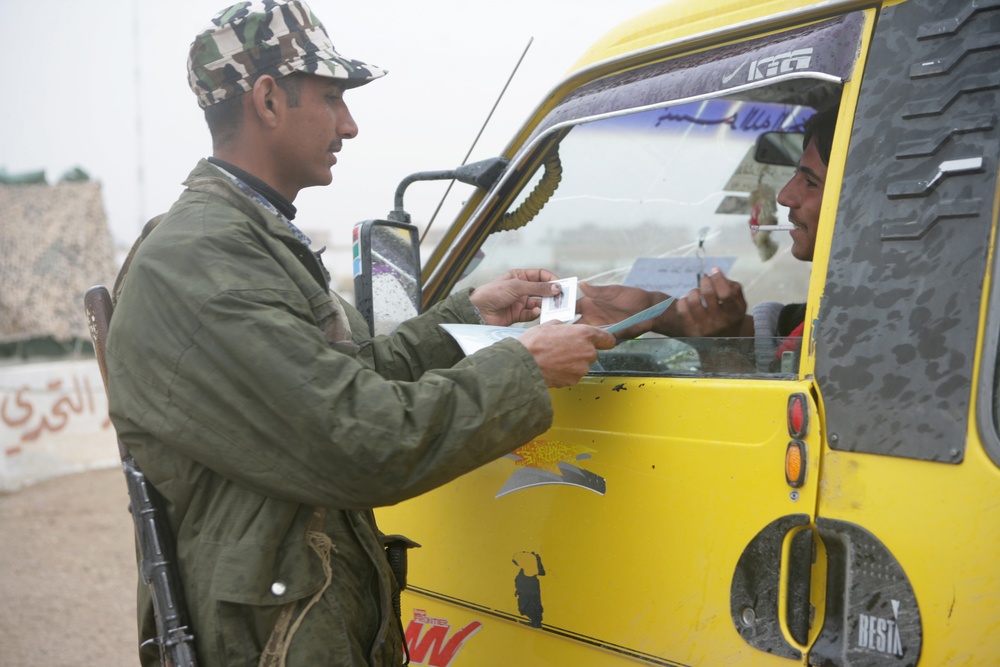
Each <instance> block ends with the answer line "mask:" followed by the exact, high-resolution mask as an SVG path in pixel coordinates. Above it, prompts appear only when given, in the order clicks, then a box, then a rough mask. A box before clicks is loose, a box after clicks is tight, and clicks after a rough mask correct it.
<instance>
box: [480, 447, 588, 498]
mask: <svg viewBox="0 0 1000 667" xmlns="http://www.w3.org/2000/svg"><path fill="white" fill-rule="evenodd" d="M593 452H594V450H593V449H590V448H589V447H584V446H582V445H574V444H573V443H569V442H562V441H560V440H532V441H531V442H529V443H528V444H526V445H524V446H522V447H519V448H518V449H515V450H514V451H513V453H511V454H508V455H507V458H509V459H514V463H515V465H516V466H517V469H516V470H515V471H514V472H513V473H512V474H511V476H510V477H509V478H508V479H507V481H506V482H505V483H504V485H503V487H501V488H500V490H499V491H497V495H496V497H497V498H499V497H500V496H505V495H507V494H508V493H513V492H514V491H520V490H521V489H527V488H529V487H532V486H544V485H546V484H564V485H566V486H576V487H580V488H582V489H587V490H589V491H593V492H594V493H598V494H600V495H602V496H603V495H604V493H605V491H606V490H607V483H606V482H605V481H604V478H603V477H601V476H600V475H596V474H594V473H592V472H590V471H589V470H584V469H583V468H581V467H579V466H578V465H577V463H579V462H580V461H585V460H586V459H589V458H591V455H592V454H593Z"/></svg>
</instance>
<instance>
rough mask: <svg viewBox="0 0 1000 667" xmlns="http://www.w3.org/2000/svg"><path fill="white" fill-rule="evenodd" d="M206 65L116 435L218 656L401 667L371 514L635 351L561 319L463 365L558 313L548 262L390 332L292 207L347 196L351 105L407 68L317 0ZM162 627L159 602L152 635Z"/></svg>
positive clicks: (115, 374) (294, 3)
mask: <svg viewBox="0 0 1000 667" xmlns="http://www.w3.org/2000/svg"><path fill="white" fill-rule="evenodd" d="M188 67H189V78H190V84H191V88H192V89H193V90H194V92H195V93H196V94H197V96H198V100H199V103H200V106H201V107H202V108H204V109H205V116H206V121H207V123H208V126H209V130H210V132H211V135H212V141H213V155H212V157H210V158H208V159H207V160H202V161H200V162H199V163H198V165H197V166H196V167H195V169H194V171H193V172H192V173H191V175H190V176H189V178H188V180H187V181H186V182H185V186H186V190H185V191H184V192H183V193H182V194H181V196H180V198H179V199H178V201H177V202H176V203H175V204H174V205H173V207H172V208H171V209H170V210H169V212H167V213H166V214H165V215H163V216H162V217H161V218H160V219H159V221H158V223H157V224H156V225H155V227H152V228H151V231H150V232H149V233H148V235H144V238H143V239H142V240H141V244H139V245H138V246H137V248H136V250H135V252H134V255H133V256H132V258H131V260H130V262H129V264H128V266H127V267H125V269H123V271H127V273H126V274H124V276H123V278H124V279H123V280H122V279H120V280H119V283H120V290H117V291H119V292H120V293H119V295H118V302H117V307H116V310H115V315H114V318H113V320H112V323H111V329H110V332H109V335H108V345H107V357H106V362H107V368H108V373H109V397H110V408H111V415H112V419H113V422H114V426H115V428H116V430H117V431H118V435H119V437H120V438H121V440H122V441H123V442H124V443H125V444H126V445H127V446H128V447H129V449H130V450H131V452H132V454H133V455H134V457H135V459H136V461H137V462H138V464H139V465H140V467H141V468H142V469H143V471H144V472H145V474H146V476H147V477H148V479H149V481H150V482H151V483H152V484H153V485H154V486H155V487H156V488H157V489H158V490H159V491H160V493H161V494H162V495H163V496H164V498H165V500H166V504H167V508H168V514H169V519H170V526H171V529H172V532H173V535H174V538H175V541H176V545H177V562H178V565H179V569H180V574H181V579H182V582H183V586H184V593H185V596H186V598H187V602H188V605H189V611H190V615H191V620H192V624H193V628H194V633H195V636H196V648H197V653H198V656H199V660H200V662H201V664H202V665H209V666H214V665H256V664H261V665H278V664H287V665H300V666H306V665H309V666H312V665H321V664H322V665H343V666H347V665H400V664H402V662H403V659H404V657H403V656H404V652H405V647H404V645H403V638H402V632H401V628H400V623H399V619H398V618H396V617H395V614H394V613H393V609H392V595H393V592H394V589H395V587H396V583H395V580H394V578H393V576H392V572H391V570H390V569H389V566H388V565H387V563H386V559H385V556H384V553H383V545H382V542H381V534H380V532H379V531H378V529H377V527H376V525H375V520H374V515H373V512H372V508H374V507H378V506H380V505H388V504H392V503H396V502H399V501H402V500H405V499H407V498H410V497H412V496H415V495H417V494H420V493H423V492H425V491H428V490H430V489H432V488H434V487H436V486H438V485H441V484H444V483H446V482H448V481H450V480H452V479H454V478H456V477H458V476H460V475H462V474H464V473H466V472H468V471H470V470H472V469H473V468H475V467H477V466H480V465H482V464H485V463H487V462H489V461H491V460H493V459H495V458H498V457H500V456H503V455H504V454H507V453H509V452H510V451H512V450H513V449H515V448H517V447H518V446H520V445H522V444H524V443H526V442H528V441H529V440H531V439H532V438H533V437H535V436H537V435H539V434H540V433H542V432H543V431H545V430H546V429H547V428H548V427H549V425H550V423H551V418H552V406H551V402H550V398H549V393H548V388H549V387H557V386H566V385H570V384H573V383H575V382H577V381H578V380H579V379H580V377H581V376H583V375H584V374H585V373H586V372H587V370H588V368H589V366H590V364H591V363H592V362H593V361H594V360H595V359H596V356H597V349H598V348H609V347H611V346H612V345H614V342H615V341H614V337H613V336H612V335H611V334H608V333H606V332H604V331H601V330H599V329H596V328H593V327H590V326H586V325H567V324H557V325H545V326H538V327H533V328H531V329H529V330H528V331H526V332H525V333H524V335H523V336H522V337H521V338H520V339H518V340H513V339H511V340H505V341H501V342H499V343H497V344H495V345H493V346H491V347H489V348H487V349H484V350H482V351H480V352H477V353H476V354H473V355H470V356H468V357H465V358H463V355H462V354H461V352H460V350H459V348H458V347H457V345H455V343H454V341H452V340H451V339H450V338H449V336H448V334H447V333H446V332H444V331H443V330H442V329H441V328H440V327H439V326H438V324H439V323H442V322H467V323H487V324H497V325H509V324H511V323H514V322H518V321H528V320H531V319H533V318H535V317H537V315H538V313H539V310H540V309H539V307H538V306H539V299H538V297H539V296H541V295H546V296H548V295H552V294H553V293H555V292H554V290H553V288H552V286H551V285H549V284H548V282H549V281H550V280H553V279H554V278H555V276H554V275H552V274H551V273H549V272H548V271H545V270H541V269H532V270H517V271H510V272H508V273H507V274H505V275H504V276H502V277H501V278H499V279H497V280H495V281H493V282H491V283H488V284H486V285H483V286H481V287H478V288H476V289H475V290H474V291H471V292H463V293H460V294H456V295H453V296H451V297H449V298H447V299H445V300H444V301H443V302H441V303H440V304H438V305H436V306H434V307H433V308H431V309H430V310H429V312H427V313H425V314H423V315H420V316H418V317H416V318H414V319H413V320H411V321H409V322H406V323H404V324H403V325H401V326H400V327H399V329H398V330H397V332H396V333H394V334H393V335H392V336H391V337H378V338H375V339H372V338H371V337H369V336H368V335H367V326H366V324H365V321H364V319H363V318H362V317H361V316H360V314H359V313H358V312H357V311H356V310H354V309H353V308H352V307H351V306H350V305H349V304H348V303H346V302H345V301H343V300H342V299H340V298H339V297H338V296H337V295H335V294H332V293H331V292H330V291H329V287H328V282H329V275H328V273H327V271H326V269H325V268H324V267H323V264H322V262H321V261H320V258H319V255H318V253H316V252H314V251H313V250H312V249H311V248H310V246H309V243H310V242H309V239H308V238H307V237H306V236H305V235H304V234H303V233H302V232H301V231H300V230H299V229H298V228H296V226H295V225H294V223H293V219H294V217H295V207H294V205H293V203H292V202H293V201H294V200H295V197H296V195H297V194H298V192H299V191H300V190H301V189H303V188H306V187H310V186H315V185H325V184H328V183H329V182H330V181H331V179H332V175H331V168H332V167H333V166H334V165H335V164H336V162H337V156H336V154H337V152H338V151H340V150H341V148H342V147H343V145H344V142H345V140H347V139H350V138H352V137H354V136H355V135H356V134H357V131H358V128H357V125H356V124H355V122H354V119H353V117H352V116H351V113H350V111H349V110H348V107H347V104H346V102H345V93H346V91H348V90H349V89H352V88H354V87H357V86H360V85H363V84H366V83H368V82H370V81H371V80H373V79H376V78H378V77H380V76H382V75H383V74H384V73H385V72H384V71H383V70H381V69H379V68H376V67H372V66H370V65H366V64H364V63H362V62H359V61H357V60H351V59H348V58H345V57H343V56H341V55H340V54H338V53H337V52H336V51H335V50H334V47H333V44H332V43H331V41H330V39H329V36H328V35H327V32H326V30H325V28H324V27H323V25H322V24H321V23H320V22H319V20H318V19H317V18H316V16H315V15H313V14H312V12H311V11H310V9H309V8H308V7H307V6H306V5H305V4H304V3H302V2H300V1H299V0H264V1H263V2H260V1H259V0H256V1H254V2H240V3H238V4H236V5H233V6H232V7H229V8H227V9H225V10H223V11H222V12H221V13H219V14H218V15H217V16H216V17H215V19H213V21H212V23H211V25H210V26H209V27H208V28H207V29H206V30H205V31H204V32H202V33H200V34H199V35H197V37H196V38H195V40H194V43H193V44H192V46H191V53H190V58H189V63H188ZM152 614H153V612H152V608H151V606H150V601H149V597H148V594H147V592H146V591H145V589H144V588H143V589H141V590H140V600H139V625H140V628H139V632H140V641H143V642H145V641H146V640H149V639H150V638H152V637H154V636H155V628H154V623H153V621H154V619H153V617H152ZM141 659H142V662H143V664H146V665H150V664H155V663H156V662H157V659H158V656H157V655H156V649H155V647H151V646H149V645H147V646H146V647H145V648H143V649H142V650H141Z"/></svg>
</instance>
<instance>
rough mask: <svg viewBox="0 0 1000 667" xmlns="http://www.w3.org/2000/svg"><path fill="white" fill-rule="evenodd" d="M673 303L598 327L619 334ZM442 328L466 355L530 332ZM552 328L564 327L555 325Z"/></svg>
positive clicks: (465, 326) (481, 326) (483, 327)
mask: <svg viewBox="0 0 1000 667" xmlns="http://www.w3.org/2000/svg"><path fill="white" fill-rule="evenodd" d="M673 302H674V299H673V297H670V298H669V299H666V300H664V301H661V302H659V303H658V304H656V305H655V306H651V307H649V308H647V309H646V310H641V311H639V312H638V313H636V314H635V315H632V316H631V317H626V318H625V319H624V320H622V321H621V322H615V323H614V324H607V325H604V326H601V327H598V329H604V330H605V331H607V332H608V333H618V332H619V331H623V330H625V329H628V328H629V327H632V326H635V325H636V324H639V323H640V322H645V321H646V320H650V319H653V318H654V317H657V316H658V315H660V314H661V313H662V312H663V311H665V310H666V309H667V308H669V307H670V304H672V303H673ZM440 326H441V328H443V329H444V330H445V331H447V332H448V333H449V334H451V335H452V337H453V338H454V339H455V341H456V342H457V343H458V345H459V346H460V347H461V348H462V351H463V352H465V354H466V355H469V354H473V353H474V352H478V351H479V350H481V349H483V348H484V347H489V346H490V345H492V344H493V343H496V342H497V341H500V340H503V339H505V338H517V337H518V336H520V335H521V334H523V333H524V332H525V331H527V330H528V329H527V328H524V327H495V326H490V325H488V324H442V325H440ZM550 326H562V325H558V324H555V325H550Z"/></svg>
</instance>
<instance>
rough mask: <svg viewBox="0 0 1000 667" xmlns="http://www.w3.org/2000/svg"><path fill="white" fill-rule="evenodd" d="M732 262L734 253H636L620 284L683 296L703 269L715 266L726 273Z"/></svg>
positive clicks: (696, 281) (693, 284) (695, 281)
mask: <svg viewBox="0 0 1000 667" xmlns="http://www.w3.org/2000/svg"><path fill="white" fill-rule="evenodd" d="M735 262H736V258H735V257H637V258H636V260H635V262H634V263H633V264H632V268H631V270H630V271H629V273H628V275H627V276H625V280H624V281H622V284H623V285H630V286H632V287H641V288H642V289H644V290H649V291H652V292H663V293H664V294H669V295H671V296H684V295H685V294H687V293H688V292H690V291H691V290H693V289H695V288H697V287H698V281H699V280H700V279H701V276H702V274H703V273H706V272H708V271H711V270H712V269H713V268H716V267H718V268H720V269H722V272H723V273H725V274H727V275H728V274H729V270H730V269H731V268H732V267H733V264H734V263H735Z"/></svg>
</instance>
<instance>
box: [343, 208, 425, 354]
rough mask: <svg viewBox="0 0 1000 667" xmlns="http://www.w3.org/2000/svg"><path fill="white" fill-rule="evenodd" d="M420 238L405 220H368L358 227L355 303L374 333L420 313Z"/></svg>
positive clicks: (355, 234) (386, 332)
mask: <svg viewBox="0 0 1000 667" xmlns="http://www.w3.org/2000/svg"><path fill="white" fill-rule="evenodd" d="M422 299H423V296H422V294H421V280H420V239H419V236H418V234H417V228H416V226H414V225H411V224H408V223H404V222H394V221H390V220H366V221H364V222H362V223H360V224H358V225H356V226H355V227H354V303H355V306H356V307H357V309H358V310H359V311H361V314H362V315H364V316H365V320H366V321H367V322H368V330H369V331H370V332H371V334H372V335H373V336H375V335H379V334H388V333H392V332H393V331H394V330H395V329H396V327H397V326H399V325H400V324H402V323H403V322H405V321H406V320H408V319H410V318H411V317H414V316H416V315H419V314H420V310H421V306H422V303H423V301H422Z"/></svg>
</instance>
